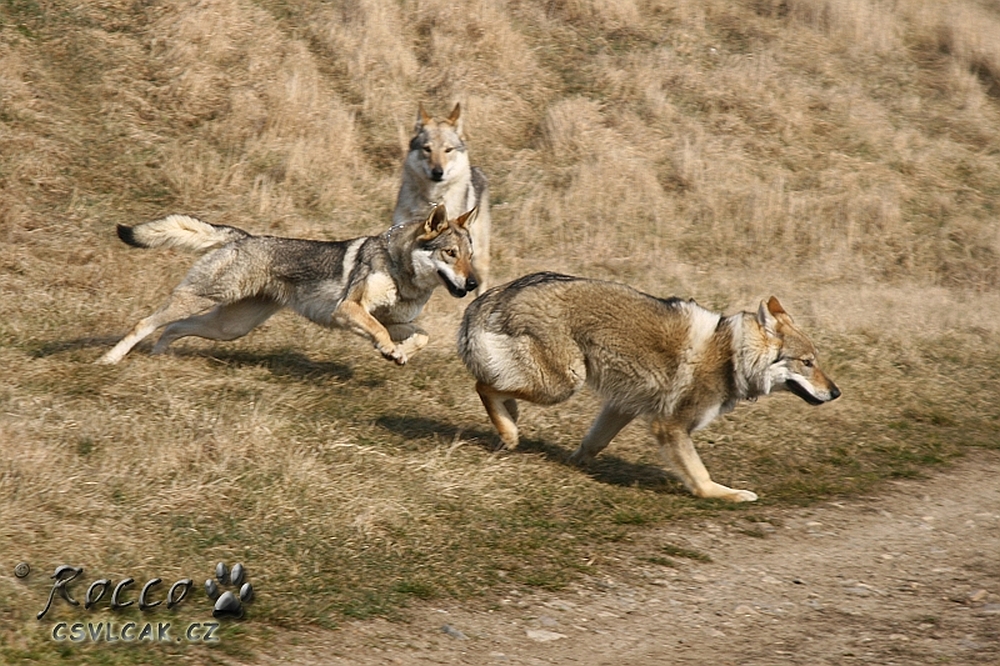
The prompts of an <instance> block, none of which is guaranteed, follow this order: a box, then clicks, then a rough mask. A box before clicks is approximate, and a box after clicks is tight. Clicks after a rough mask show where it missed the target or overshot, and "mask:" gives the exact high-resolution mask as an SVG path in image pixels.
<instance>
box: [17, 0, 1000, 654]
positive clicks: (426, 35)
mask: <svg viewBox="0 0 1000 666" xmlns="http://www.w3.org/2000/svg"><path fill="white" fill-rule="evenodd" d="M997 35H1000V4H998V3H997V2H996V1H995V0H953V1H950V2H932V1H930V0H896V1H893V2H890V1H888V0H885V1H882V0H839V1H838V2H832V1H821V0H725V1H723V0H707V1H706V0H702V1H698V2H695V1H693V0H649V1H639V0H634V1H633V0H564V1H557V0H553V1H551V2H545V3H540V2H518V1H513V0H511V1H508V2H486V1H479V2H477V1H476V0H468V1H466V0H447V1H446V0H427V1H423V0H422V1H420V2H415V1H411V0H402V1H400V2H395V3H387V2H382V1H380V0H343V1H341V0H335V1H333V2H318V1H315V0H287V1H282V0H257V1H255V2H254V1H250V0H209V1H206V2H181V1H173V0H165V1H139V0H136V1H130V0H103V1H102V2H93V1H91V2H84V3H63V2H50V1H48V0H0V368H3V370H2V371H0V372H2V376H3V381H2V382H0V525H2V529H0V661H3V660H6V661H17V660H19V659H23V658H37V659H41V660H43V661H45V660H52V661H55V660H58V659H60V658H62V657H64V656H68V657H72V658H73V659H74V660H77V661H80V660H84V661H86V660H90V661H93V662H95V663H97V662H101V663H108V662H110V663H114V662H115V661H121V662H124V663H132V662H144V661H151V662H152V661H158V660H159V659H160V658H161V657H162V655H163V653H164V652H177V653H183V654H185V655H187V656H188V657H189V658H190V659H192V660H195V661H203V660H208V659H211V658H212V657H211V655H212V654H213V652H212V651H211V650H209V649H207V648H204V647H199V646H191V645H187V644H179V645H176V646H159V647H157V648H156V649H148V648H147V647H145V646H143V647H137V648H136V649H129V648H127V647H122V646H119V647H121V649H117V648H116V649H108V646H106V645H99V646H97V647H96V648H95V647H93V646H89V645H85V646H82V647H80V646H76V645H69V644H67V643H63V644H55V643H53V641H51V639H50V637H49V632H50V631H51V627H52V622H55V621H59V620H66V621H76V620H78V619H80V618H84V619H91V618H92V619H94V620H95V621H96V620H101V619H104V620H106V619H108V618H116V617H117V616H114V615H113V614H111V612H110V611H107V610H92V611H87V612H84V611H83V610H80V609H75V608H71V607H69V606H68V605H67V604H66V603H65V602H62V601H59V600H57V602H56V605H55V608H54V610H53V611H52V613H51V615H50V616H48V617H46V619H45V620H44V621H42V622H39V621H37V620H36V619H35V613H37V612H38V611H39V610H41V607H42V606H43V605H44V601H45V598H46V596H47V594H48V590H49V587H50V586H51V581H50V580H48V579H47V576H48V575H50V573H51V572H52V571H53V570H54V569H55V567H56V566H57V565H58V564H62V563H70V564H79V565H83V566H85V567H86V573H85V575H84V578H85V579H86V580H87V581H88V584H89V582H90V581H93V580H96V579H97V578H100V577H104V578H111V579H114V580H120V579H122V578H124V577H125V576H132V577H134V578H135V579H136V580H137V581H140V583H139V584H140V585H141V582H142V581H145V580H148V579H149V578H150V577H152V576H160V577H162V578H163V579H164V581H173V580H176V579H177V578H179V577H183V576H191V577H193V578H195V579H196V580H197V579H199V578H200V579H201V580H203V579H204V578H207V577H209V575H211V572H212V571H213V569H214V566H215V563H216V562H217V561H220V560H223V561H226V562H229V563H233V562H236V561H242V562H244V563H245V564H246V565H247V567H248V569H249V571H250V578H251V580H252V582H253V583H254V584H255V586H256V587H257V589H258V598H257V600H256V601H255V602H254V603H253V604H252V606H251V609H250V614H249V617H248V620H247V621H246V622H244V623H241V624H233V623H228V624H227V625H226V629H225V631H226V633H225V634H224V637H223V641H222V643H221V644H220V645H219V646H218V647H217V648H215V649H221V650H223V651H226V654H229V655H231V656H233V657H234V658H236V659H244V658H249V657H251V656H252V653H253V647H252V646H253V645H254V641H263V640H272V641H273V640H276V641H281V640H288V638H287V633H288V631H290V630H291V629H294V628H298V627H301V626H303V625H322V626H336V624H337V623H339V622H342V621H343V619H344V618H345V617H369V616H372V615H387V616H390V617H400V616H405V613H406V610H405V609H406V605H407V603H411V602H412V601H413V600H414V599H427V598H434V597H442V596H451V597H456V598H461V599H476V600H478V601H476V602H475V603H488V601H489V599H490V598H491V597H492V595H493V594H495V593H496V592H497V591H498V590H507V589H510V588H511V587H519V586H542V587H548V588H552V587H559V586H560V585H563V584H565V583H566V582H567V581H569V580H572V579H573V578H574V577H577V576H581V575H586V574H588V573H593V572H599V571H600V570H601V569H602V567H605V568H606V567H614V566H615V564H614V557H613V554H614V553H615V552H617V551H618V550H619V549H629V548H631V547H633V546H632V544H631V541H630V539H631V536H630V535H632V534H635V533H636V532H638V531H641V530H643V529H645V526H647V525H656V524H662V523H664V522H665V521H671V520H687V519H690V518H691V517H697V516H704V515H706V514H711V515H716V516H721V517H722V519H725V520H734V521H744V520H766V519H767V510H768V507H769V506H774V505H787V504H789V503H806V502H811V501H815V500H817V499H820V498H823V497H829V496H831V495H836V494H844V493H857V492H869V491H872V490H875V489H877V488H878V485H879V483H880V482H881V481H882V480H884V479H886V478H891V477H893V476H900V475H904V476H909V475H914V474H919V473H921V472H922V471H923V470H925V469H926V468H927V466H928V465H932V464H934V463H939V462H941V461H945V460H947V459H948V458H951V457H953V456H956V455H960V454H961V453H962V451H963V450H964V449H965V448H966V447H968V446H991V447H995V446H997V441H998V435H1000V408H998V407H997V403H996V395H997V393H998V390H1000V298H998V293H1000V292H998V289H1000V223H998V210H997V208H998V204H997V202H998V201H1000V39H998V38H997ZM456 101H460V102H461V103H462V105H463V114H464V116H465V121H466V127H467V131H468V135H469V136H468V141H469V145H470V153H471V156H472V160H473V163H476V164H479V165H481V166H482V167H483V168H484V169H485V171H486V172H487V174H488V176H489V177H490V182H491V188H492V199H493V226H494V232H495V238H494V243H493V247H494V248H495V256H494V262H493V267H494V268H493V270H494V274H495V275H496V276H497V279H500V280H503V279H509V278H513V277H516V276H519V275H522V274H524V273H526V272H529V271H533V270H540V269H556V270H563V271H568V272H572V273H576V274H581V275H589V276H595V277H604V278H611V279H617V280H621V281H626V282H629V283H631V284H633V285H635V286H637V287H639V288H642V289H644V290H646V291H649V292H651V293H655V294H658V295H663V296H667V295H672V294H676V295H682V296H691V297H694V298H696V299H698V300H699V302H701V303H702V304H704V305H706V306H709V307H714V308H717V309H720V310H723V311H726V312H731V311H733V310H736V309H747V308H752V307H755V306H756V304H757V302H758V300H759V299H760V298H763V297H767V296H768V295H769V294H772V293H774V294H776V295H778V296H779V297H780V298H781V300H782V302H783V303H784V305H785V306H786V307H787V309H788V310H789V311H790V312H791V313H792V315H793V316H794V317H796V320H797V321H799V322H800V323H801V324H802V325H803V327H804V328H805V329H806V330H807V331H808V332H810V333H811V334H812V335H813V337H814V338H815V340H816V341H817V343H818V345H819V347H820V350H821V354H822V357H821V360H822V361H823V363H824V366H825V367H826V369H828V370H829V372H830V374H831V375H832V376H833V377H834V378H835V379H836V380H837V382H838V383H839V384H840V386H841V388H842V389H843V390H844V397H843V398H841V399H840V400H838V401H837V402H836V403H833V404H831V405H827V406H824V407H822V408H811V407H809V406H807V405H805V404H804V403H802V402H801V401H798V400H797V399H796V398H794V397H792V396H789V395H783V396H776V397H772V398H768V399H766V400H763V401H761V402H760V403H757V404H754V405H745V406H742V407H741V408H739V409H737V411H736V412H735V413H734V414H732V415H730V416H727V417H725V418H723V419H720V420H719V421H718V422H717V423H715V424H713V426H711V427H710V428H708V429H707V430H706V431H704V432H702V433H701V434H700V436H699V438H698V440H697V441H698V444H699V447H700V449H701V451H702V453H703V456H704V458H705V460H706V464H707V465H708V467H709V469H710V471H712V473H713V476H715V477H716V478H718V480H719V481H721V482H723V483H727V484H730V485H739V486H741V487H748V488H752V489H753V490H755V491H756V492H758V494H760V495H761V502H760V503H759V504H758V505H756V506H750V507H739V508H736V509H733V508H732V507H724V506H719V505H718V504H716V503H713V502H706V501H700V500H694V499H692V498H690V497H689V496H687V495H686V494H685V493H684V492H683V491H682V490H681V489H680V487H679V486H678V484H676V482H674V481H673V480H672V479H670V478H669V477H668V476H666V475H665V474H664V473H663V471H662V470H663V468H662V461H660V460H659V458H658V457H657V454H656V451H655V450H654V448H653V447H652V446H651V445H650V437H649V436H648V434H647V433H646V431H645V428H644V427H643V426H641V425H639V424H636V425H633V426H630V427H629V428H628V429H626V430H625V431H624V432H623V433H622V435H621V436H620V437H619V439H618V440H616V442H615V443H614V444H612V446H611V447H610V448H609V450H608V451H607V452H606V453H605V454H603V455H602V457H601V459H600V461H599V463H598V464H597V465H596V466H595V468H594V469H592V470H590V471H587V472H584V471H581V470H577V469H575V468H572V467H569V466H566V465H565V464H564V462H563V459H564V457H565V455H566V454H567V453H568V452H569V451H571V450H572V449H573V448H574V447H575V446H576V443H577V442H578V441H579V438H580V437H581V436H582V433H583V432H585V430H586V428H587V426H588V425H589V420H590V419H591V418H592V417H593V414H594V413H595V411H596V403H595V401H594V400H593V399H592V397H591V396H589V395H583V396H580V397H579V398H576V399H574V400H573V401H570V402H568V403H565V404H563V405H560V406H557V407H554V408H549V409H535V408H531V407H528V408H526V409H525V410H524V415H523V424H524V431H523V436H524V438H525V440H526V442H525V444H524V451H523V452H521V451H519V452H517V453H515V454H497V453H494V452H493V451H492V446H493V438H492V433H491V430H490V427H489V424H488V421H487V419H486V416H485V413H484V412H483V410H482V407H481V405H480V404H479V401H478V399H477V398H476V396H475V394H474V391H473V389H472V382H471V381H470V379H469V376H468V375H467V373H466V371H465V370H464V368H463V367H462V366H461V363H460V362H459V361H458V360H457V359H456V357H455V354H454V349H453V341H454V334H455V330H456V327H457V323H458V320H459V317H460V315H461V312H462V308H463V307H464V306H465V305H466V304H467V301H464V302H462V301H456V300H453V299H451V298H450V297H449V296H447V294H445V293H443V291H442V293H441V294H438V295H435V297H434V298H433V299H432V301H431V303H430V304H429V306H428V308H427V310H426V311H425V313H424V315H423V323H424V325H425V327H426V328H427V329H428V330H429V331H430V332H431V334H432V336H433V340H432V343H431V345H430V346H429V347H428V348H427V349H426V350H425V351H423V352H421V354H418V355H417V356H416V358H414V359H413V361H412V363H411V364H409V365H408V366H406V367H404V368H396V367H394V366H392V365H391V364H388V363H386V362H385V361H383V360H382V359H381V358H380V357H379V356H378V355H377V354H376V353H375V352H373V351H372V350H371V349H370V347H369V345H367V344H365V343H363V342H361V341H360V340H358V339H355V338H353V337H351V336H350V335H348V334H346V333H342V332H329V331H324V330H321V329H319V328H318V327H315V326H313V325H311V324H308V323H306V322H304V321H302V320H299V319H297V318H295V317H294V316H292V315H289V314H282V315H279V316H277V317H275V318H274V319H273V320H271V321H270V322H269V323H268V324H266V325H265V326H264V327H262V328H261V329H260V330H259V331H257V332H255V333H253V334H251V335H250V336H248V337H247V338H245V339H243V340H240V341H237V342H234V343H208V342H204V341H198V340H191V341H182V342H181V343H179V344H178V345H177V346H176V353H175V354H173V355H168V356H161V357H150V356H148V354H147V352H148V349H149V346H148V345H145V346H141V347H140V348H139V349H137V350H135V352H133V354H132V355H130V356H129V357H127V358H126V359H125V361H123V363H122V364H121V365H119V366H115V367H110V368H108V367H97V366H94V365H92V361H93V360H95V359H96V358H97V357H98V356H99V355H100V354H101V353H103V352H104V351H105V350H107V349H108V348H109V347H110V346H111V345H112V344H113V343H114V342H115V341H116V340H117V338H118V337H119V336H120V335H121V334H122V333H123V332H124V331H125V330H126V329H127V327H128V326H131V325H132V323H134V321H135V320H137V319H138V318H139V317H141V316H144V315H145V314H147V313H148V312H150V311H151V310H152V309H153V308H155V307H157V306H158V305H159V304H160V303H161V301H162V299H163V298H164V297H165V296H166V294H167V293H168V291H169V289H170V288H171V287H172V286H173V285H174V284H175V283H176V281H177V280H179V279H180V277H181V276H182V275H183V273H184V271H185V270H186V268H187V266H188V265H189V264H190V261H191V259H190V257H187V256H185V255H182V254H180V253H176V252H172V251H164V252H141V251H137V250H131V249H129V248H126V247H125V246H124V245H122V244H121V243H120V242H118V240H117V239H116V238H115V235H114V225H115V224H116V223H127V224H133V223H136V222H138V221H142V220H146V219H152V218H154V217H158V216H161V215H163V214H165V213H169V212H185V213H191V214H196V215H199V216H201V217H203V218H205V219H207V220H209V221H211V222H217V223H225V224H234V225H237V226H240V227H243V228H246V229H248V230H250V231H253V232H260V233H272V234H285V235H301V236H309V237H313V238H347V237H351V236H356V235H361V234H370V233H377V232H379V231H381V230H382V229H384V228H385V227H386V226H388V224H389V220H390V214H391V211H392V207H393V205H394V202H395V195H396V190H397V188H398V179H399V173H400V168H401V162H402V156H403V150H404V148H405V145H406V142H407V139H408V137H409V133H410V130H411V128H412V125H413V121H414V119H415V117H416V113H417V105H418V103H420V102H423V103H424V104H425V105H426V106H427V107H428V108H429V109H430V110H432V111H433V112H435V113H437V114H438V115H442V114H445V113H447V111H449V110H450V109H451V107H452V105H453V104H454V103H455V102H456ZM20 561H27V562H29V563H30V564H31V565H32V568H33V572H32V574H31V575H30V576H29V577H28V578H27V579H24V580H18V579H15V578H14V577H13V576H12V571H13V567H14V565H15V564H17V563H18V562H20ZM168 584H169V583H168ZM85 589H86V587H85V586H84V585H77V586H76V587H75V588H74V590H75V594H76V596H77V597H78V598H79V597H82V595H83V592H84V591H85ZM197 593H198V591H197V590H195V591H194V592H193V594H197ZM198 603H199V604H200V605H198V606H196V605H195V604H193V603H192V604H190V605H185V606H184V607H182V609H181V610H180V611H178V612H177V614H176V615H171V613H174V611H170V612H167V611H165V610H162V609H161V610H160V611H157V612H158V613H159V616H157V617H159V619H163V618H166V617H171V618H174V620H175V622H176V623H177V624H181V623H182V622H188V621H197V620H200V619H203V618H204V617H205V616H206V612H205V609H206V608H207V605H206V604H207V602H204V601H203V600H201V601H199V602H198ZM121 617H122V618H131V619H133V620H136V619H137V618H141V617H143V616H141V615H140V614H139V613H138V612H136V611H125V612H124V613H123V614H122V616H121ZM50 620H52V622H50ZM116 621H117V619H116ZM237 637H242V638H243V639H244V640H236V638H237ZM241 650H242V652H241Z"/></svg>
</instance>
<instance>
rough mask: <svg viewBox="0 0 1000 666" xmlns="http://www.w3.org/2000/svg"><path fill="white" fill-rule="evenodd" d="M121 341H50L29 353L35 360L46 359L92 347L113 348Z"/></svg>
mask: <svg viewBox="0 0 1000 666" xmlns="http://www.w3.org/2000/svg"><path fill="white" fill-rule="evenodd" d="M119 340H121V336H120V335H119V336H114V337H113V336H101V337H98V336H89V337H85V338H75V339H73V340H50V341H48V342H42V343H41V344H38V345H37V346H34V347H33V348H31V351H30V352H29V353H30V354H31V356H32V357H33V358H45V357H47V356H54V355H55V354H62V353H63V352H69V351H77V350H79V349H89V348H91V347H108V348H110V347H112V346H114V344H115V343H116V342H118V341H119Z"/></svg>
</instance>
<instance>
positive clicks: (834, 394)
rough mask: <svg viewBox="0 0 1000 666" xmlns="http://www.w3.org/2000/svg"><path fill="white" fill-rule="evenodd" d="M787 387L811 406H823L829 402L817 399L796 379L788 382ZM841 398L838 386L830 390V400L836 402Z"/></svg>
mask: <svg viewBox="0 0 1000 666" xmlns="http://www.w3.org/2000/svg"><path fill="white" fill-rule="evenodd" d="M785 387H787V388H788V390H789V391H791V392H792V393H794V394H795V395H797V396H799V397H800V398H802V399H803V400H805V401H806V402H808V403H809V404H810V405H822V404H823V403H824V402H829V400H822V399H820V398H817V397H816V396H814V395H813V394H812V393H810V392H809V391H808V390H807V389H806V387H805V386H803V385H802V384H800V383H798V382H797V381H795V380H794V379H789V380H787V381H786V382H785ZM839 397H840V389H838V388H837V387H836V386H834V387H832V388H831V389H830V400H836V399H837V398H839Z"/></svg>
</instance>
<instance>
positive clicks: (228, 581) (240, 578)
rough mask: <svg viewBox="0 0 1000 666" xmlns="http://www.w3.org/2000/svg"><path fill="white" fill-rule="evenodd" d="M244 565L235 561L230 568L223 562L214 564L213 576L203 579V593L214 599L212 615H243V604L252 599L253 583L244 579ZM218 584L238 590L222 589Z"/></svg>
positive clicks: (235, 616)
mask: <svg viewBox="0 0 1000 666" xmlns="http://www.w3.org/2000/svg"><path fill="white" fill-rule="evenodd" d="M246 577H247V572H246V567H244V566H243V565H242V564H240V563H239V562H237V563H236V564H234V565H233V568H232V569H230V568H229V567H227V566H226V564H225V563H224V562H219V563H218V564H217V565H215V578H209V579H208V580H206V581H205V594H207V595H208V597H209V598H210V599H212V600H214V601H215V608H214V609H213V610H212V615H213V616H215V617H218V618H222V617H231V618H241V617H243V612H244V610H243V604H244V603H246V602H249V601H250V600H251V599H253V585H251V584H250V582H249V581H247V580H246ZM220 585H232V586H233V587H235V588H237V589H238V590H239V592H238V593H237V592H233V591H232V590H226V591H225V592H223V591H222V588H221V587H220Z"/></svg>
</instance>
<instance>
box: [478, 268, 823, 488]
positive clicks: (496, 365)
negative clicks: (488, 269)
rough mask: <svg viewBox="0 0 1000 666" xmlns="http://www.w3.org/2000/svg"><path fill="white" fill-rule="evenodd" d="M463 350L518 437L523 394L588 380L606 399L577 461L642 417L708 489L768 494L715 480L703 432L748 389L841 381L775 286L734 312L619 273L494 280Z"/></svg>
mask: <svg viewBox="0 0 1000 666" xmlns="http://www.w3.org/2000/svg"><path fill="white" fill-rule="evenodd" d="M458 351H459V354H460V355H461V357H462V360H463V361H465V365H466V366H467V367H468V368H469V370H470V371H471V372H472V374H473V375H474V376H475V378H476V380H477V384H476V390H477V391H478V392H479V396H480V398H481V399H482V401H483V405H484V406H485V407H486V412H487V414H488V415H489V417H490V420H491V421H492V422H493V425H494V426H495V427H496V429H497V432H498V433H499V434H500V438H501V440H502V441H503V443H504V444H505V445H506V446H507V447H508V448H513V447H515V446H517V443H518V431H517V424H516V422H517V416H518V409H517V401H518V400H527V401H529V402H534V403H538V404H542V405H552V404H556V403H558V402H562V401H564V400H566V399H568V398H569V397H570V396H571V395H573V394H574V393H576V391H577V390H579V389H580V388H581V387H582V386H583V385H584V383H586V384H589V385H590V386H591V388H593V389H594V391H596V392H597V394H598V395H599V396H600V397H601V398H602V399H603V400H604V405H603V407H602V409H601V412H600V414H599V415H598V416H597V419H596V420H595V421H594V423H593V425H592V426H591V428H590V430H589V432H588V433H587V435H586V436H585V437H584V438H583V442H582V443H581V444H580V446H579V448H578V449H577V450H576V451H575V452H574V453H573V455H572V457H571V460H572V461H573V462H575V463H578V464H580V463H587V462H589V461H590V460H592V459H593V458H594V456H596V455H597V454H598V453H600V452H601V451H602V450H603V449H604V448H605V447H606V446H607V445H608V444H609V443H610V442H611V440H612V439H613V438H614V436H615V435H617V434H618V433H619V432H620V431H621V429H622V428H624V427H625V426H626V425H628V424H629V423H630V422H631V421H632V420H633V419H634V418H635V417H637V416H647V417H650V418H651V420H652V431H653V435H654V436H655V437H656V439H657V440H658V442H659V444H660V446H661V449H662V451H663V453H664V454H665V455H666V458H667V459H668V460H669V462H670V465H671V466H672V468H673V471H674V472H675V473H676V474H677V475H678V477H679V478H680V480H681V481H682V482H683V483H684V485H685V487H687V489H688V490H689V491H690V492H691V493H693V494H694V495H697V496H698V497H715V498H721V499H726V500H730V501H734V502H747V501H753V500H756V499H757V495H756V494H754V493H753V492H751V491H749V490H737V489H734V488H729V487H727V486H724V485H721V484H719V483H716V482H714V481H712V479H711V477H710V476H709V474H708V470H706V469H705V466H704V464H703V463H702V461H701V458H700V457H699V456H698V452H697V451H696V450H695V447H694V443H693V442H692V441H691V433H692V432H693V431H695V430H698V429H699V428H703V427H705V426H707V425H708V424H709V423H710V422H711V421H712V420H713V419H714V418H715V417H716V416H718V415H719V414H721V413H725V412H728V411H731V410H732V409H733V408H735V407H736V404H737V403H738V402H739V401H741V400H753V399H755V398H757V397H759V396H763V395H767V394H768V393H771V392H773V391H778V390H787V391H791V392H792V393H794V394H795V395H797V396H799V397H800V398H802V399H803V400H805V401H806V402H808V403H810V404H813V405H818V404H821V403H824V402H829V401H830V400H835V399H836V398H837V397H838V396H839V395H840V390H839V389H838V388H837V386H836V385H835V384H834V383H833V381H831V380H830V379H829V378H828V377H827V376H826V375H825V374H823V372H822V371H821V370H820V369H819V366H818V365H817V361H816V349H815V348H814V347H813V344H812V343H811V342H810V341H809V339H808V338H807V337H806V336H805V334H803V333H802V331H801V330H799V328H798V327H796V326H795V324H794V323H793V322H792V318H791V317H790V316H789V315H788V313H786V312H785V310H784V309H783V308H782V307H781V304H780V303H779V302H778V300H777V299H776V298H774V297H773V296H772V297H771V298H770V300H768V301H767V302H762V303H761V304H760V307H759V309H758V310H757V312H739V313H737V314H734V315H730V316H728V317H724V316H722V315H719V314H716V313H714V312H710V311H708V310H706V309H704V308H702V307H700V306H699V305H698V304H696V303H695V302H694V301H691V300H680V299H666V300H664V299H659V298H655V297H653V296H649V295H647V294H643V293H641V292H638V291H636V290H634V289H632V288H631V287H628V286H626V285H623V284H617V283H614V282H602V281H598V280H588V279H583V278H576V277H570V276H566V275H559V274H556V273H535V274H533V275H527V276H525V277H522V278H520V279H518V280H515V281H513V282H510V283H508V284H506V285H503V286H501V287H497V288H495V289H491V290H490V291H488V292H486V294H484V295H483V296H480V297H479V298H477V299H476V300H475V301H473V302H472V303H471V304H470V305H469V307H468V309H466V311H465V317H464V318H463V320H462V326H461V329H460V330H459V335H458Z"/></svg>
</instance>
